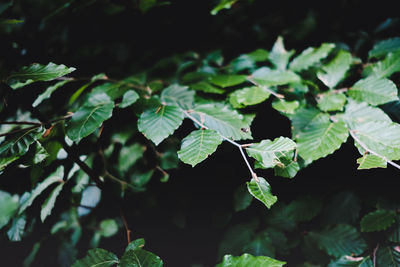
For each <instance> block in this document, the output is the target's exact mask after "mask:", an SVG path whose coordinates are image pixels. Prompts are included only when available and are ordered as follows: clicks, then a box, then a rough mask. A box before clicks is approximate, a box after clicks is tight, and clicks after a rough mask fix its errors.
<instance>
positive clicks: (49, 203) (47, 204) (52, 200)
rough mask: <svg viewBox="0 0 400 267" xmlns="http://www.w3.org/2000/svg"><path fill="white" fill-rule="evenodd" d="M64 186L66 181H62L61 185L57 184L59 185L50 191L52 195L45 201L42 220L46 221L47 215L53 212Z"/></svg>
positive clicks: (41, 213) (41, 215)
mask: <svg viewBox="0 0 400 267" xmlns="http://www.w3.org/2000/svg"><path fill="white" fill-rule="evenodd" d="M63 186H64V183H60V184H59V185H57V187H56V188H54V189H53V191H52V192H51V193H50V196H49V197H48V198H47V199H46V200H45V201H44V203H43V205H42V209H41V211H40V220H41V221H42V222H44V220H46V218H47V216H49V215H50V214H51V211H52V210H53V208H54V204H55V203H56V200H57V197H58V195H59V194H60V192H61V190H62V188H63Z"/></svg>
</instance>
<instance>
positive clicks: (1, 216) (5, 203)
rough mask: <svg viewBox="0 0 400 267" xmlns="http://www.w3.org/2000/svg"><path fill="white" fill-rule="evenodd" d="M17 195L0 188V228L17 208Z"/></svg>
mask: <svg viewBox="0 0 400 267" xmlns="http://www.w3.org/2000/svg"><path fill="white" fill-rule="evenodd" d="M18 201H19V197H18V195H14V196H11V194H10V193H8V192H5V191H1V190H0V229H1V228H3V227H4V226H5V225H6V224H8V222H9V221H10V219H11V218H12V217H13V216H14V215H15V213H16V212H17V210H18V205H19V203H18Z"/></svg>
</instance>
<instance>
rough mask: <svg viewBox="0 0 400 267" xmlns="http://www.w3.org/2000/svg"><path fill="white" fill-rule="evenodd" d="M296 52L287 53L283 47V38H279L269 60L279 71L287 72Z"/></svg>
mask: <svg viewBox="0 0 400 267" xmlns="http://www.w3.org/2000/svg"><path fill="white" fill-rule="evenodd" d="M294 52H295V51H294V50H290V51H286V49H285V47H284V45H283V38H282V37H281V36H279V37H278V39H276V42H275V44H274V46H273V47H272V50H271V53H270V54H269V60H271V62H272V63H273V64H274V65H275V67H276V68H277V69H278V70H285V69H286V67H287V64H288V62H289V59H290V58H291V57H292V56H293V54H294Z"/></svg>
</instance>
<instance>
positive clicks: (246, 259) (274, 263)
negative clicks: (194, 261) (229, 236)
mask: <svg viewBox="0 0 400 267" xmlns="http://www.w3.org/2000/svg"><path fill="white" fill-rule="evenodd" d="M285 264H286V262H283V261H278V260H275V259H273V258H269V257H265V256H257V257H255V256H252V255H250V254H246V253H245V254H243V255H242V256H232V255H225V256H224V259H223V260H222V262H221V263H220V264H218V265H216V266H215V267H247V266H248V267H250V266H254V267H255V266H260V267H282V266H283V265H285Z"/></svg>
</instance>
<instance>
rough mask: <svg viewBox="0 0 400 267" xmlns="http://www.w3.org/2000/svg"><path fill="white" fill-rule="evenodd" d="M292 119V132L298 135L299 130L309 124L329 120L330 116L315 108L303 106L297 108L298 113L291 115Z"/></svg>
mask: <svg viewBox="0 0 400 267" xmlns="http://www.w3.org/2000/svg"><path fill="white" fill-rule="evenodd" d="M291 120H292V134H293V137H296V136H297V135H298V133H299V132H302V131H303V130H304V129H306V128H307V127H308V126H309V125H312V124H314V123H315V122H317V121H320V120H322V121H329V117H327V115H326V114H325V113H322V112H320V111H319V110H318V109H314V108H301V109H297V110H296V113H295V114H294V115H293V116H291Z"/></svg>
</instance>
